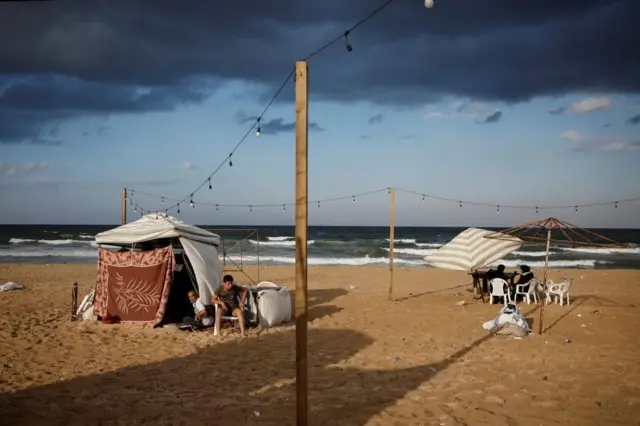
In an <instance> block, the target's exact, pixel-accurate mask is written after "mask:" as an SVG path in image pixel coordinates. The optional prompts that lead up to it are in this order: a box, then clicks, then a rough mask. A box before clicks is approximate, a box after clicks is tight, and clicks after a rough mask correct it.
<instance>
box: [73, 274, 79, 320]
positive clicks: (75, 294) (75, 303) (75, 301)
mask: <svg viewBox="0 0 640 426" xmlns="http://www.w3.org/2000/svg"><path fill="white" fill-rule="evenodd" d="M77 310H78V283H77V282H75V283H73V289H71V321H73V320H75V318H76V311H77Z"/></svg>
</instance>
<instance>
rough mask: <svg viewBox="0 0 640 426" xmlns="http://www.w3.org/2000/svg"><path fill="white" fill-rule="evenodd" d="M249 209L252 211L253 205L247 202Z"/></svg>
mask: <svg viewBox="0 0 640 426" xmlns="http://www.w3.org/2000/svg"><path fill="white" fill-rule="evenodd" d="M249 211H250V212H252V211H253V206H252V205H251V204H249Z"/></svg>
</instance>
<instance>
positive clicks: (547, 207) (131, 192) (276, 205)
mask: <svg viewBox="0 0 640 426" xmlns="http://www.w3.org/2000/svg"><path fill="white" fill-rule="evenodd" d="M395 190H396V191H398V192H402V193H405V194H409V195H413V196H417V197H421V198H422V201H423V202H425V201H428V200H430V199H431V200H437V201H444V202H449V203H454V204H457V205H458V206H459V207H461V208H462V207H463V206H464V205H469V206H479V207H495V208H496V214H500V209H511V210H531V211H534V210H535V212H536V214H538V213H539V212H540V211H541V210H564V209H575V213H576V214H578V211H579V209H580V208H589V207H601V206H613V207H614V208H616V209H617V208H618V206H619V205H620V204H625V203H632V202H636V201H640V197H634V198H625V199H618V200H615V201H605V202H598V203H588V204H567V205H527V206H525V205H513V204H493V203H488V202H478V201H468V200H461V199H457V198H451V197H442V196H439V195H431V194H429V193H427V192H417V191H412V190H408V189H403V188H395ZM390 191H391V187H387V188H381V189H376V190H373V191H366V192H361V193H356V194H350V195H344V196H339V197H332V198H324V199H318V200H311V201H308V203H307V204H308V205H317V207H318V208H319V207H320V206H321V205H322V204H323V203H328V202H334V201H343V200H349V199H350V200H351V202H352V203H355V202H356V199H358V198H361V197H364V196H367V195H372V194H378V193H381V192H390ZM125 194H126V195H125V196H126V197H127V199H128V201H129V204H130V205H134V211H135V212H138V211H140V212H141V214H142V215H144V212H145V211H146V212H147V213H162V212H164V213H165V214H168V212H169V209H168V208H159V209H145V208H143V207H141V206H140V205H139V204H134V202H133V195H134V194H139V195H142V196H146V197H151V198H155V199H160V202H161V204H164V203H165V201H169V202H171V201H177V200H178V199H177V198H170V197H165V196H162V195H157V194H151V193H148V192H142V191H138V190H135V189H126V190H125ZM189 205H190V206H191V208H195V206H196V203H195V201H193V200H190V203H189ZM198 205H203V206H207V207H214V208H215V209H216V210H220V208H225V207H226V208H246V209H248V210H249V211H253V210H254V209H263V208H281V209H282V210H283V211H286V210H287V207H294V206H295V205H296V203H291V202H290V203H269V204H260V203H251V204H225V203H211V202H198ZM177 213H178V214H179V213H180V207H179V206H178V210H177Z"/></svg>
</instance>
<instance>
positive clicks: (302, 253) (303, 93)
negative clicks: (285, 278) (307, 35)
mask: <svg viewBox="0 0 640 426" xmlns="http://www.w3.org/2000/svg"><path fill="white" fill-rule="evenodd" d="M307 72H308V66H307V63H306V62H305V61H299V62H296V68H295V74H294V78H295V86H296V302H295V307H296V312H295V315H296V425H297V426H306V425H307V413H308V408H307V387H308V386H307V219H308V213H307V207H308V204H307V203H308V194H307V183H308V179H307V161H308V155H307V147H308V140H307V133H308V130H309V111H308V106H309V100H308V98H307V95H308V91H309V81H308V79H307Z"/></svg>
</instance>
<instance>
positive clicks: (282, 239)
mask: <svg viewBox="0 0 640 426" xmlns="http://www.w3.org/2000/svg"><path fill="white" fill-rule="evenodd" d="M294 238H295V237H267V240H269V241H287V240H293V239H294Z"/></svg>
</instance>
